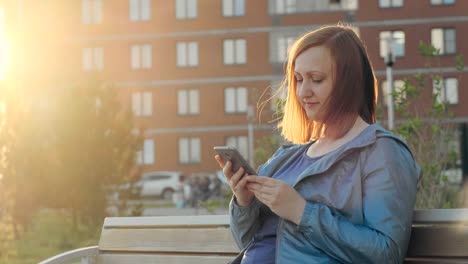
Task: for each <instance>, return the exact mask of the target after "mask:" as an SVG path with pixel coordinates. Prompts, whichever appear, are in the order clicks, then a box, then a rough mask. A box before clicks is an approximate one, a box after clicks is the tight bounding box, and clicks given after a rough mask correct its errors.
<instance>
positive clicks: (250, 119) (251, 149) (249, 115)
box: [247, 105, 255, 167]
mask: <svg viewBox="0 0 468 264" xmlns="http://www.w3.org/2000/svg"><path fill="white" fill-rule="evenodd" d="M254 119H255V113H254V107H253V106H252V105H249V106H248V107H247V131H248V151H249V164H250V166H252V167H254V166H255V164H254V139H253V138H254V130H253V121H254Z"/></svg>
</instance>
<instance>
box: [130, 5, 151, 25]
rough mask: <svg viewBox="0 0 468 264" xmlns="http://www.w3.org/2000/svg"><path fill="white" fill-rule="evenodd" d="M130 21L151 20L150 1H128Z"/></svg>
mask: <svg viewBox="0 0 468 264" xmlns="http://www.w3.org/2000/svg"><path fill="white" fill-rule="evenodd" d="M129 4H130V21H147V20H150V19H151V0H130V3H129Z"/></svg>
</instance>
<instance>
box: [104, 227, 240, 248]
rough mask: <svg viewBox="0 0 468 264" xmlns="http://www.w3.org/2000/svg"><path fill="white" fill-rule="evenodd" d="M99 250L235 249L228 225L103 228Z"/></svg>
mask: <svg viewBox="0 0 468 264" xmlns="http://www.w3.org/2000/svg"><path fill="white" fill-rule="evenodd" d="M99 250H100V251H105V252H110V251H114V252H119V251H120V252H138V251H141V252H202V253H232V254H236V253H237V252H239V249H238V248H237V246H236V244H235V242H234V240H233V238H232V235H231V231H230V229H229V228H216V229H208V228H197V229H190V230H189V229H184V228H175V229H171V228H162V229H120V228H119V229H103V230H102V233H101V239H100V241H99Z"/></svg>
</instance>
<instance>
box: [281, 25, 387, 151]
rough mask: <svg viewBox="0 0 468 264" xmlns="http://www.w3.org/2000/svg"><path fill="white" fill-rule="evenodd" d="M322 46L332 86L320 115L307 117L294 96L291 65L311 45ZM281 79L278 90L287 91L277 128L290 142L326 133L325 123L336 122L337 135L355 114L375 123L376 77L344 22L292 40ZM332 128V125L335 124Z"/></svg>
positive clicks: (365, 54)
mask: <svg viewBox="0 0 468 264" xmlns="http://www.w3.org/2000/svg"><path fill="white" fill-rule="evenodd" d="M317 46H324V47H325V48H327V49H328V50H329V52H330V55H331V57H332V78H333V85H332V90H331V93H330V96H329V97H328V99H327V101H326V102H324V104H323V108H322V109H323V111H324V112H323V113H324V118H323V119H322V120H320V121H317V120H309V119H308V117H307V114H306V112H305V111H304V109H303V108H302V106H301V103H300V101H299V99H298V98H297V95H296V89H297V86H296V78H295V76H294V66H295V61H296V58H297V56H298V55H299V54H301V53H302V52H303V51H305V50H307V49H308V48H311V47H317ZM285 71H286V73H285V78H284V80H283V82H282V84H281V87H280V89H279V90H283V89H286V90H287V98H286V102H285V106H284V116H283V118H282V120H281V121H280V123H279V124H278V127H279V128H280V129H281V134H282V135H283V137H284V138H285V139H287V140H289V141H291V142H293V143H306V142H308V141H310V140H314V139H317V138H319V137H320V136H322V135H323V134H324V133H326V132H327V123H328V124H331V123H333V124H339V125H340V127H339V128H338V130H339V131H333V134H334V135H335V136H337V137H341V136H343V135H345V134H346V132H348V131H349V129H351V127H352V126H353V125H354V121H355V119H356V117H357V116H358V115H359V116H360V117H361V118H362V119H363V120H364V121H365V122H367V123H369V124H373V123H375V108H376V103H377V93H378V86H377V79H376V78H375V75H374V70H373V69H372V65H371V63H370V61H369V58H368V55H367V51H366V48H365V46H364V44H363V42H362V41H361V40H360V38H359V37H358V36H357V35H356V33H355V32H354V31H353V30H352V28H351V27H350V26H347V25H342V24H338V25H333V26H324V27H321V28H319V29H317V30H314V31H311V32H308V33H306V34H304V35H303V36H301V37H300V38H299V39H297V40H296V42H294V44H293V45H292V46H291V47H290V49H289V51H288V60H287V64H286V68H285ZM335 127H336V126H335Z"/></svg>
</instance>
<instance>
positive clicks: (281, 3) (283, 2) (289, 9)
mask: <svg viewBox="0 0 468 264" xmlns="http://www.w3.org/2000/svg"><path fill="white" fill-rule="evenodd" d="M275 1H276V6H275V10H276V14H291V13H295V12H296V11H297V0H275Z"/></svg>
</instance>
